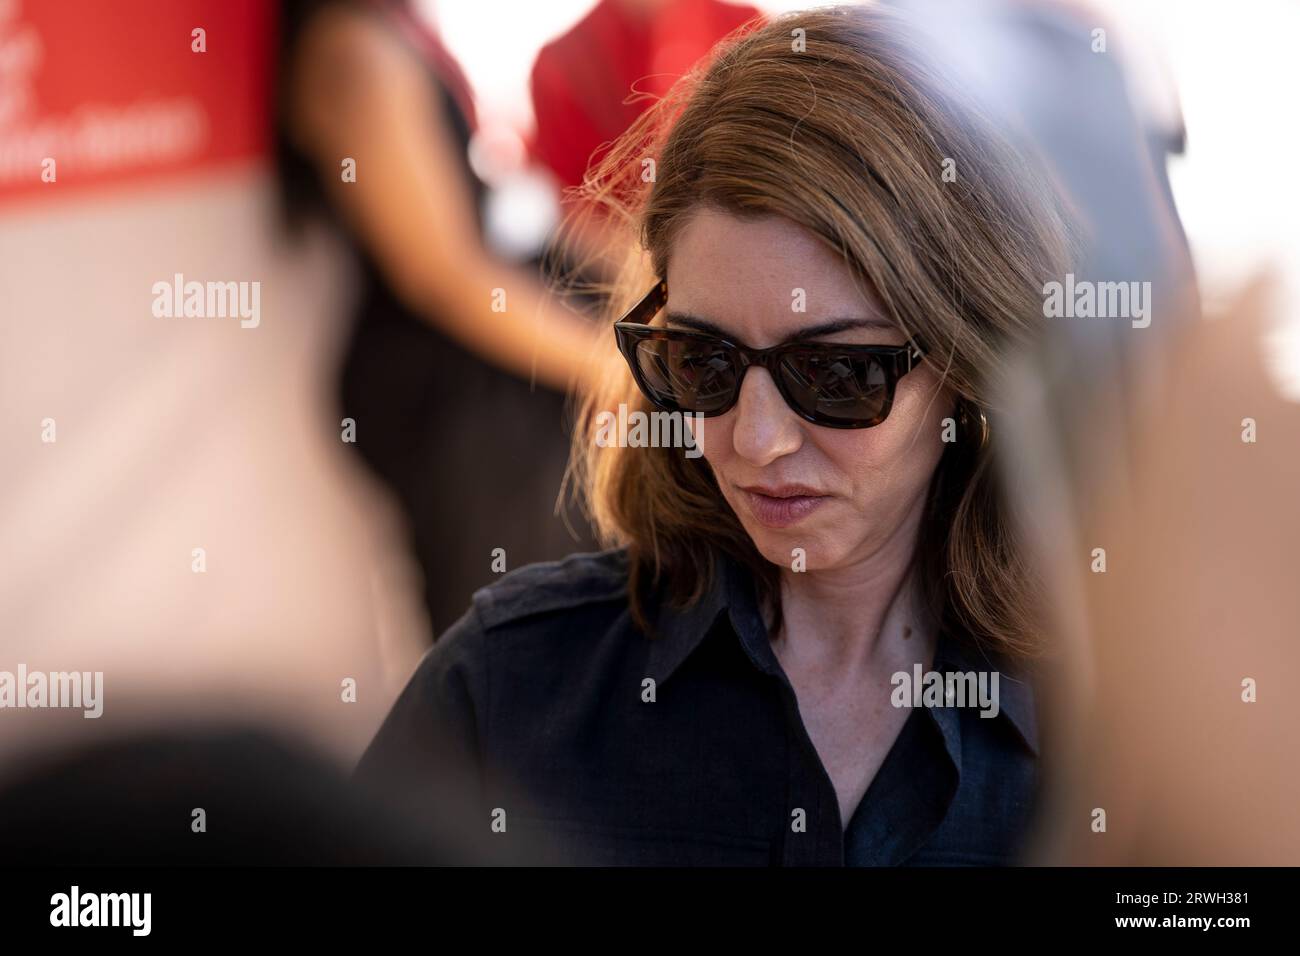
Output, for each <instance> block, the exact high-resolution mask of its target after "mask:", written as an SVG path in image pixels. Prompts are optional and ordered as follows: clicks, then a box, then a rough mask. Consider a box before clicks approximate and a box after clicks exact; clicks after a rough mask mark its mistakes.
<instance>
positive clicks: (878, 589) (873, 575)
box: [773, 509, 935, 676]
mask: <svg viewBox="0 0 1300 956" xmlns="http://www.w3.org/2000/svg"><path fill="white" fill-rule="evenodd" d="M919 519H920V511H919V509H918V510H917V512H916V513H915V514H914V515H911V516H909V519H908V520H906V521H904V522H903V524H902V525H900V527H899V529H898V531H897V532H896V533H895V534H894V535H893V536H892V537H891V538H890V540H888V541H886V542H884V544H883V545H882V546H881V547H878V548H877V549H876V550H875V551H874V552H872V553H871V554H870V555H867V556H865V557H863V558H862V559H860V560H858V561H856V562H854V563H852V564H847V565H844V566H843V567H839V568H833V569H826V570H819V571H803V572H796V571H793V570H783V571H782V574H781V614H782V623H781V628H780V629H779V631H778V632H777V634H775V635H774V637H773V649H774V650H775V652H776V654H777V657H778V658H779V659H780V660H781V663H782V665H783V666H785V667H786V669H787V670H789V669H790V668H791V667H797V668H799V669H800V670H803V671H806V672H814V673H821V674H825V675H828V676H829V675H832V674H842V675H853V674H863V673H868V672H876V673H879V672H880V670H881V669H882V668H884V669H890V668H895V667H899V666H909V665H910V663H912V662H915V661H928V660H929V658H930V656H931V654H932V653H933V649H934V642H935V635H934V634H933V633H931V630H932V629H931V628H930V627H928V626H927V624H926V622H925V621H924V619H923V618H922V616H921V615H920V614H918V612H917V608H918V606H919V604H918V600H917V598H918V594H917V578H916V575H915V574H914V573H913V561H912V558H913V556H914V554H915V549H916V540H917V532H918V530H919V527H920V524H919Z"/></svg>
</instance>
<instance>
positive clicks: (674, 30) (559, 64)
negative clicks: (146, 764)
mask: <svg viewBox="0 0 1300 956" xmlns="http://www.w3.org/2000/svg"><path fill="white" fill-rule="evenodd" d="M760 16H761V14H760V13H759V11H758V10H757V9H756V8H754V7H751V6H748V5H744V4H735V3H723V2H721V0H600V2H599V3H597V4H596V6H595V7H594V8H593V9H592V11H591V12H590V13H588V14H587V15H586V16H585V17H584V18H583V19H582V20H580V21H579V22H578V23H577V24H576V25H575V26H574V27H573V29H571V30H570V31H569V32H568V33H566V34H564V35H563V36H561V37H558V38H556V39H555V40H552V41H551V42H550V43H548V44H546V46H544V47H542V50H541V52H540V53H538V54H537V61H536V62H535V63H534V64H533V72H532V79H531V86H532V96H533V113H534V116H535V117H536V121H537V131H536V134H535V136H534V139H533V144H532V146H533V152H534V155H535V156H536V157H537V159H538V160H539V161H540V162H541V163H542V164H544V165H545V166H546V167H547V168H549V169H550V170H551V172H552V173H554V174H555V177H556V178H557V179H558V180H559V184H560V186H561V187H569V186H576V185H578V184H579V183H581V182H582V175H583V173H585V172H586V170H587V165H588V163H589V161H590V160H591V158H592V154H593V153H594V152H596V150H597V149H598V148H599V147H600V146H601V145H602V144H605V143H608V142H610V141H611V140H613V139H615V138H616V137H617V136H618V135H619V134H620V133H622V132H623V131H624V130H625V129H627V128H628V126H630V125H631V124H632V121H633V120H634V119H636V118H637V116H639V115H640V114H641V112H642V110H644V109H645V108H646V106H647V105H649V100H648V99H647V98H644V97H640V98H638V97H634V96H632V94H633V92H634V91H635V92H636V93H650V94H652V95H654V96H659V95H662V94H663V93H664V92H666V91H667V89H668V87H670V86H671V85H672V82H673V80H675V79H677V77H679V76H681V75H682V74H684V73H686V72H687V71H689V70H690V68H691V67H692V66H694V65H695V63H696V62H697V61H698V60H699V59H700V58H701V57H703V56H704V55H705V54H706V53H708V52H709V50H710V49H711V48H712V47H713V45H714V44H715V43H717V42H718V41H719V40H721V39H722V38H723V37H724V36H726V35H727V34H729V33H730V32H731V31H732V30H735V29H736V28H737V27H740V26H741V25H743V24H745V23H748V22H750V21H756V20H757V18H759V17H760ZM629 100H631V101H630V102H629Z"/></svg>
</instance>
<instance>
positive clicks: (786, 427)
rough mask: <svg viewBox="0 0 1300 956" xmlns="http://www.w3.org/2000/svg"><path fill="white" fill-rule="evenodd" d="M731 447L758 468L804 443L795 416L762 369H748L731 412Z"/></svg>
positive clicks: (798, 421) (791, 451)
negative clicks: (732, 417)
mask: <svg viewBox="0 0 1300 956" xmlns="http://www.w3.org/2000/svg"><path fill="white" fill-rule="evenodd" d="M731 414H732V415H733V416H735V417H734V419H733V420H732V426H731V444H732V447H733V448H735V450H736V454H738V455H740V457H742V458H744V459H745V460H746V461H748V462H749V463H750V464H752V465H754V466H755V467H758V468H761V467H763V466H764V465H767V464H769V463H770V462H773V461H775V460H776V459H778V458H780V457H782V456H783V455H789V454H793V453H794V452H796V451H798V450H799V446H800V445H802V444H803V429H802V426H801V425H800V420H799V417H798V416H797V415H795V413H794V412H793V411H792V410H791V408H790V406H789V405H787V404H786V403H785V399H784V398H782V397H781V393H780V392H779V391H777V388H776V383H775V382H774V381H772V376H771V375H770V374H769V373H768V371H767V369H765V368H750V369H749V370H748V372H747V373H746V375H745V378H744V380H743V381H742V382H741V385H740V397H739V398H738V399H737V400H736V407H735V408H733V409H732V410H731Z"/></svg>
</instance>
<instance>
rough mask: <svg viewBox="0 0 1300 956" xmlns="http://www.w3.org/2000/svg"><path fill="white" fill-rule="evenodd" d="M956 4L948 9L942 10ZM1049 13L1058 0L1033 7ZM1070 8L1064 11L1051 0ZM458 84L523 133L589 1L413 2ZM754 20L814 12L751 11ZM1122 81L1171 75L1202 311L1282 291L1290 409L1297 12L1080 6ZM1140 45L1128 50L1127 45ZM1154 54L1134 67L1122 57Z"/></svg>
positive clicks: (1198, 1)
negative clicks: (1257, 274) (545, 55)
mask: <svg viewBox="0 0 1300 956" xmlns="http://www.w3.org/2000/svg"><path fill="white" fill-rule="evenodd" d="M953 2H960V0H953ZM1046 2H1058V0H1046ZM1060 2H1071V0H1060ZM420 5H421V6H422V7H423V9H424V12H425V14H426V15H427V16H430V17H431V19H433V20H434V21H435V22H437V24H438V25H439V28H440V29H441V31H442V33H443V36H444V37H445V38H446V40H447V43H448V45H449V46H450V47H451V48H452V50H453V51H454V52H455V54H456V56H457V58H458V59H459V60H460V62H461V64H462V66H463V67H464V69H465V72H466V73H467V74H468V76H469V79H470V82H471V83H472V84H473V85H474V89H475V95H476V97H477V101H478V105H479V110H480V115H481V118H482V119H483V121H484V123H485V125H487V126H488V128H489V129H492V130H495V131H496V133H495V135H496V136H497V137H504V138H505V139H506V140H509V139H511V138H512V136H513V134H511V133H510V132H508V131H509V130H515V131H526V130H527V129H528V128H529V126H530V124H531V121H532V115H531V108H530V104H529V99H528V73H529V70H530V68H531V65H532V62H533V58H534V57H535V56H536V54H537V51H538V50H539V49H540V48H541V46H542V44H543V43H545V42H546V41H547V40H549V39H551V38H553V37H555V36H557V35H559V34H561V33H563V32H564V31H565V30H567V29H568V28H569V27H570V26H572V25H573V24H574V23H576V22H577V21H578V20H579V19H581V18H582V16H583V15H584V14H586V13H587V11H588V10H590V9H591V7H592V6H593V5H594V3H593V0H544V2H542V0H420ZM754 5H755V6H757V7H759V8H760V9H762V10H764V11H765V12H769V13H775V12H783V11H788V10H798V9H800V8H803V7H807V6H818V5H823V4H820V3H817V2H816V0H814V2H812V3H803V2H798V0H794V2H790V0H754ZM1092 5H1093V7H1094V8H1096V9H1097V10H1098V11H1100V12H1101V13H1102V14H1103V15H1104V18H1105V22H1106V25H1107V27H1108V41H1109V44H1110V46H1111V48H1112V49H1113V50H1114V51H1115V52H1116V53H1117V54H1118V55H1120V56H1122V57H1123V59H1124V62H1125V64H1126V66H1127V67H1128V68H1129V70H1130V73H1129V76H1130V80H1131V81H1132V82H1133V83H1134V85H1135V88H1137V89H1146V88H1148V87H1147V84H1146V83H1145V79H1146V78H1149V77H1159V76H1160V75H1161V71H1162V70H1167V75H1169V76H1172V78H1173V81H1174V83H1175V85H1176V88H1177V93H1178V99H1179V102H1180V104H1181V109H1182V112H1183V117H1184V120H1185V123H1186V126H1187V130H1188V149H1187V154H1186V155H1185V156H1182V157H1177V158H1175V159H1174V160H1173V161H1172V165H1171V169H1170V175H1171V178H1172V182H1173V188H1174V194H1175V198H1176V200H1177V202H1178V207H1179V212H1180V213H1181V215H1182V218H1183V223H1184V225H1185V227H1186V229H1187V232H1188V236H1189V237H1190V240H1191V242H1192V247H1193V250H1194V252H1195V254H1196V258H1197V265H1198V268H1199V270H1200V273H1201V281H1202V286H1203V288H1204V291H1205V293H1206V296H1207V301H1208V302H1210V303H1213V302H1214V301H1216V300H1217V299H1219V298H1220V297H1222V296H1223V295H1225V294H1227V293H1229V292H1230V291H1231V289H1233V288H1234V287H1236V286H1237V285H1239V284H1240V283H1242V282H1244V281H1245V280H1246V278H1247V277H1249V276H1250V275H1251V274H1252V273H1253V272H1254V271H1255V270H1256V269H1258V268H1259V267H1261V266H1262V265H1264V264H1266V263H1271V264H1273V265H1275V266H1276V268H1277V269H1278V270H1279V272H1281V273H1282V274H1283V276H1284V277H1285V279H1286V281H1287V286H1286V288H1285V290H1284V293H1285V294H1284V296H1283V306H1284V308H1285V309H1286V310H1289V311H1288V312H1287V315H1286V319H1287V322H1286V325H1285V327H1284V329H1283V330H1282V333H1281V334H1280V335H1279V337H1278V341H1277V346H1278V348H1277V352H1276V353H1275V354H1277V355H1279V356H1281V357H1282V361H1281V366H1282V367H1281V371H1280V374H1281V375H1282V377H1283V378H1284V383H1285V384H1286V387H1287V388H1288V390H1289V391H1291V392H1292V394H1294V395H1295V396H1296V397H1297V398H1300V309H1297V307H1296V306H1295V303H1296V302H1297V301H1300V239H1297V234H1298V233H1300V229H1297V209H1300V201H1297V199H1296V198H1295V180H1294V176H1295V173H1294V171H1293V170H1292V169H1291V164H1292V163H1294V162H1295V161H1296V158H1297V157H1300V126H1298V125H1297V124H1296V122H1295V120H1294V117H1295V113H1296V104H1295V102H1294V101H1293V99H1292V98H1293V97H1294V96H1295V95H1296V94H1297V92H1300V81H1298V78H1300V53H1298V52H1297V50H1296V46H1297V44H1298V43H1300V2H1297V0H1246V2H1240V3H1222V2H1215V0H1092ZM1130 36H1131V37H1133V38H1135V39H1137V38H1139V37H1140V38H1141V43H1140V44H1128V43H1126V42H1125V40H1126V39H1127V37H1130ZM1139 45H1140V46H1141V48H1142V49H1144V50H1146V49H1151V50H1156V51H1158V52H1159V55H1158V56H1156V57H1152V56H1147V55H1143V54H1138V55H1136V56H1134V55H1133V54H1132V50H1133V47H1134V46H1139Z"/></svg>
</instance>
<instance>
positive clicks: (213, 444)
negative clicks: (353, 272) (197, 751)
mask: <svg viewBox="0 0 1300 956" xmlns="http://www.w3.org/2000/svg"><path fill="white" fill-rule="evenodd" d="M275 29H276V23H275V9H274V7H273V6H272V5H271V4H269V3H267V2H265V0H231V2H229V3H219V4H212V3H201V2H197V0H184V2H176V0H141V2H140V3H137V4H134V5H133V6H132V11H131V14H130V15H129V16H126V15H123V14H122V12H121V11H119V10H117V9H116V8H113V7H111V6H108V5H104V4H101V3H97V2H95V0H57V2H52V3H35V2H18V0H5V2H4V3H0V49H2V50H3V52H2V53H0V63H2V64H3V65H4V66H3V69H4V77H3V83H0V90H2V91H3V106H0V158H2V161H0V272H2V273H3V277H2V278H0V287H2V288H3V289H4V296H3V299H4V317H3V321H0V447H3V458H4V466H3V468H0V670H3V671H7V672H10V673H15V672H17V670H18V667H19V665H26V667H27V668H28V669H29V670H30V671H33V672H35V671H53V672H73V671H75V672H81V673H87V672H102V673H103V675H104V678H103V682H104V683H103V686H104V700H103V716H101V717H99V718H97V719H84V718H83V717H82V714H81V713H80V712H79V711H76V710H57V711H56V710H50V709H21V710H19V709H6V710H4V711H3V712H0V754H4V755H9V754H10V753H11V752H12V751H13V750H14V749H15V748H17V747H19V746H22V747H23V748H25V749H30V748H36V747H39V746H41V745H42V744H44V743H46V742H47V740H50V739H52V738H54V737H59V736H65V735H66V736H71V737H74V738H76V740H78V741H85V740H93V739H98V738H99V737H101V736H106V735H110V734H121V733H124V732H126V731H127V730H128V729H129V728H130V727H132V726H135V725H152V724H155V723H157V722H159V721H172V720H176V719H179V718H180V717H181V716H182V715H184V714H193V713H200V714H207V715H216V716H226V715H229V714H231V713H238V714H239V715H240V716H241V717H242V718H244V719H247V720H263V719H264V720H266V721H267V722H269V723H272V724H274V725H277V726H282V727H284V728H286V729H292V730H293V731H295V732H297V733H300V734H301V735H303V736H305V737H307V738H308V739H309V740H311V741H312V742H313V743H315V744H317V745H319V746H321V747H324V748H326V749H327V751H328V752H330V753H331V754H334V755H338V756H341V757H343V758H346V757H348V756H350V755H352V754H353V753H359V752H360V748H361V747H362V746H364V744H365V742H366V740H367V739H368V738H369V736H370V735H371V734H373V732H374V728H375V727H376V726H377V725H378V722H379V720H380V719H381V717H382V715H383V713H384V711H385V710H386V708H387V706H388V704H389V702H390V700H391V696H392V695H393V694H395V693H396V690H397V688H398V687H399V686H400V682H401V680H402V679H403V678H404V676H405V674H406V672H407V671H409V668H410V667H411V666H412V663H413V662H414V660H415V659H416V657H418V655H419V653H420V651H421V650H422V648H423V647H424V646H425V645H426V644H427V628H426V625H425V623H424V620H423V617H424V616H423V614H422V612H421V609H420V592H419V589H418V585H417V584H416V583H415V582H418V580H419V579H418V575H417V573H416V571H415V570H414V569H413V568H412V566H411V564H412V562H411V560H410V558H409V557H408V556H407V555H408V552H407V547H406V544H405V541H404V536H403V532H402V524H401V520H402V519H401V516H400V514H399V512H398V511H397V510H396V509H395V508H394V507H393V505H392V503H391V500H390V497H389V496H388V495H386V494H385V493H384V492H383V491H382V490H381V488H380V487H379V486H378V484H377V483H376V482H374V481H373V480H372V479H370V478H369V477H368V476H367V475H366V474H365V473H364V472H363V470H362V469H360V468H358V467H357V465H356V464H355V461H354V459H353V458H352V457H351V456H350V455H349V454H348V451H349V449H348V448H347V446H346V445H345V444H344V443H343V442H342V441H341V440H340V435H341V428H340V424H339V423H340V419H341V414H340V412H339V410H338V408H337V400H336V399H335V398H334V395H335V393H336V388H337V386H336V381H337V373H336V371H335V367H336V363H337V357H338V354H339V351H340V348H341V346H342V344H343V338H344V336H345V334H346V331H347V326H346V321H347V319H348V315H347V313H346V311H345V307H344V303H345V302H346V301H347V296H348V294H349V291H348V283H347V282H346V271H345V269H344V268H343V266H344V264H345V260H344V259H343V258H342V256H341V255H340V253H339V250H338V249H337V247H336V246H334V245H333V244H331V243H330V242H329V241H328V238H329V237H328V236H327V235H325V234H323V233H322V232H320V231H317V232H315V233H313V234H311V235H308V236H305V237H304V241H303V242H302V243H301V244H299V245H298V246H297V247H295V248H292V249H290V248H289V247H288V246H287V244H286V243H285V242H284V241H283V239H282V236H281V231H280V229H279V224H278V221H277V217H276V198H277V197H276V190H275V179H274V176H273V172H272V166H271V162H270V160H271V146H272V140H271V136H270V132H271V129H272V125H271V120H272V108H271V92H272V81H273V77H274V67H275V64H274V59H273V55H274V46H273V41H274V35H275ZM178 283H179V284H180V285H181V287H182V289H184V288H185V287H186V286H188V285H189V284H190V283H198V284H199V285H197V286H195V288H197V289H198V290H199V292H198V294H197V295H196V296H194V297H193V298H192V299H191V297H189V296H186V295H182V296H181V297H179V298H176V297H175V296H174V295H173V293H172V290H173V288H174V286H175V285H176V284H178ZM208 283H213V284H214V286H215V284H220V286H216V287H215V288H214V289H213V291H216V292H220V291H221V289H223V288H225V284H227V283H230V284H233V285H232V286H231V287H232V288H236V289H242V291H243V293H244V296H243V299H242V300H239V296H238V295H236V301H234V302H231V301H228V300H226V299H225V298H223V297H221V296H212V297H210V296H209V294H207V293H206V292H205V287H207V285H208ZM160 290H161V291H160ZM187 299H188V300H190V301H189V305H190V308H186V302H187ZM210 301H211V302H212V308H211V309H210V308H209V302H210ZM241 301H242V304H240V302H241ZM229 306H234V308H233V309H232V308H229ZM254 306H255V308H254ZM245 307H247V308H245Z"/></svg>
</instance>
